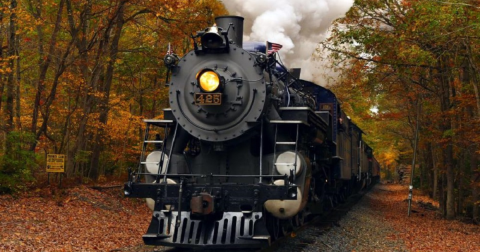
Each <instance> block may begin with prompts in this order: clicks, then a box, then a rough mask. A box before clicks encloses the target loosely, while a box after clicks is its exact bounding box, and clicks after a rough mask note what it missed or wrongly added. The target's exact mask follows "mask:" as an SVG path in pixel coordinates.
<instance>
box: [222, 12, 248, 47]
mask: <svg viewBox="0 0 480 252" xmlns="http://www.w3.org/2000/svg"><path fill="white" fill-rule="evenodd" d="M243 20H244V18H243V17H240V16H220V17H216V18H215V23H216V24H217V27H221V28H222V29H223V30H224V31H226V30H228V27H229V26H230V24H232V27H230V30H229V31H228V35H227V36H228V38H229V39H230V40H232V41H233V42H234V43H235V44H236V45H237V46H239V47H242V45H243Z"/></svg>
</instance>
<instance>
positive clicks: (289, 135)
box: [124, 16, 363, 248]
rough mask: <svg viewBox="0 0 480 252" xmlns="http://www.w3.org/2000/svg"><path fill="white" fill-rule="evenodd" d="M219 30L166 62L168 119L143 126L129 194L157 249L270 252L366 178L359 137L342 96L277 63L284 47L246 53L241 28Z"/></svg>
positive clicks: (248, 46) (230, 22) (254, 45)
mask: <svg viewBox="0 0 480 252" xmlns="http://www.w3.org/2000/svg"><path fill="white" fill-rule="evenodd" d="M215 21H216V25H214V26H212V27H208V28H206V29H205V30H202V31H199V32H198V33H197V35H196V36H193V38H192V39H193V47H194V49H193V50H192V51H190V52H188V53H186V54H185V55H184V56H183V57H181V58H180V57H177V56H176V55H175V54H172V53H170V52H169V53H168V54H167V55H166V56H165V58H164V63H165V65H166V66H167V67H168V68H169V70H170V71H171V73H172V76H171V80H170V81H169V83H168V85H169V104H170V108H167V109H164V118H163V119H161V120H158V119H146V120H144V121H145V124H146V129H145V137H144V142H143V145H142V153H141V157H140V162H139V165H138V168H137V169H135V170H132V171H130V172H129V181H128V182H127V183H125V187H124V190H125V195H126V196H127V197H134V198H145V199H146V201H147V205H148V206H149V207H150V209H151V210H152V216H151V222H150V226H149V227H148V229H147V232H146V234H145V235H144V236H143V240H144V242H145V243H146V244H149V245H165V246H172V247H183V248H241V247H243V248H245V247H255V248H256V247H264V246H268V245H269V244H270V242H271V241H272V240H275V239H277V238H278V237H280V236H281V235H284V234H285V233H287V232H289V230H292V229H294V228H297V227H299V226H302V225H303V223H304V221H305V218H306V217H308V216H309V215H313V214H320V213H322V212H323V211H325V210H326V209H332V208H333V207H334V206H335V204H338V202H340V201H342V200H343V199H344V198H345V197H346V196H347V195H348V193H352V192H353V191H355V190H356V189H355V187H354V185H355V184H358V183H357V182H358V181H357V180H359V179H362V178H363V177H362V176H360V173H361V172H362V170H361V168H359V166H360V164H361V160H360V155H361V151H360V148H361V134H362V132H361V130H360V129H359V128H358V127H356V125H355V124H353V122H351V120H350V119H349V118H348V117H347V116H346V115H345V114H344V113H343V111H342V110H341V107H340V104H339V102H338V101H337V99H336V97H335V95H334V94H333V93H332V92H331V91H330V90H328V89H326V88H323V87H320V86H318V85H316V84H314V83H312V82H309V81H305V80H301V79H299V78H298V77H299V75H298V71H290V70H288V69H287V68H286V67H285V66H284V65H283V64H281V63H279V62H278V61H277V60H276V57H275V51H276V50H278V45H276V44H272V43H269V42H267V43H264V42H250V43H245V44H244V43H243V18H242V17H238V16H222V17H217V18H216V19H215ZM275 46H277V47H276V48H275ZM169 51H170V50H169ZM295 72H296V74H295Z"/></svg>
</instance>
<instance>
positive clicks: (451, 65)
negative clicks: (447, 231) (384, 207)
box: [0, 0, 480, 221]
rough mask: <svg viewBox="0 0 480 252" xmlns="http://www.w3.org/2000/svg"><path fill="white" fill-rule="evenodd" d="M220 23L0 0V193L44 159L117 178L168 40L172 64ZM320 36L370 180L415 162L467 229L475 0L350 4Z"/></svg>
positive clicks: (473, 201)
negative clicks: (372, 165) (364, 149)
mask: <svg viewBox="0 0 480 252" xmlns="http://www.w3.org/2000/svg"><path fill="white" fill-rule="evenodd" d="M225 14H228V12H227V10H226V8H225V7H224V6H223V4H222V3H221V1H206V0H176V1H170V0H169V1H167V0H160V1H147V0H130V1H127V0H102V1H91V0H55V1H45V0H2V1H1V2H0V118H1V120H0V146H1V148H0V193H15V192H18V191H22V190H26V189H28V188H32V187H35V186H36V185H37V184H39V183H40V182H42V181H45V180H46V179H47V174H46V172H45V166H46V156H47V154H64V155H65V157H66V162H65V178H66V179H71V180H72V181H77V183H83V182H88V181H96V180H98V179H105V178H108V177H114V176H116V177H121V176H124V175H125V174H126V172H127V168H128V167H134V166H135V165H137V162H138V156H139V152H140V150H141V147H140V144H141V138H142V135H143V131H144V125H143V123H142V119H143V118H162V117H163V114H162V109H163V108H166V107H168V104H167V102H168V96H167V87H165V82H166V80H167V78H168V73H167V69H166V68H165V66H164V65H163V56H164V55H165V53H166V52H167V50H168V45H169V44H170V45H171V48H172V49H173V50H174V51H175V53H176V54H178V55H179V56H181V55H183V54H184V53H186V52H188V51H189V50H191V49H192V42H191V38H190V35H191V34H194V33H195V32H196V31H198V30H200V29H202V28H204V27H207V26H209V25H211V24H212V23H213V21H214V18H215V17H216V16H219V15H225ZM330 31H331V34H330V36H329V38H328V39H326V40H324V41H318V42H319V46H318V47H317V51H316V52H315V53H314V50H315V48H312V57H322V58H324V59H328V62H329V67H331V68H332V70H333V72H334V73H335V74H332V75H330V76H324V77H323V78H325V79H328V83H329V85H330V86H329V88H331V89H332V90H333V91H334V93H335V94H336V95H337V97H338V98H339V100H340V101H341V102H342V108H343V109H344V110H345V111H346V113H347V114H349V115H350V117H351V118H352V120H353V121H355V122H356V123H357V124H358V125H359V126H360V127H361V128H362V129H365V133H366V136H365V138H366V142H367V143H368V144H369V145H370V146H371V147H372V148H373V149H374V150H375V156H376V157H377V159H378V161H379V162H380V164H381V166H382V178H383V179H384V180H392V181H394V180H398V179H399V178H398V172H399V167H401V166H403V167H411V166H412V159H413V158H414V157H415V158H416V159H415V166H414V169H413V183H414V186H415V187H416V188H420V189H422V190H424V191H425V192H428V193H429V195H430V196H431V197H433V198H435V199H436V200H438V201H439V203H440V209H441V212H442V215H443V217H445V218H447V219H452V218H454V217H456V216H467V217H469V218H473V219H474V220H475V219H476V220H477V221H478V220H479V218H480V211H479V206H480V196H479V194H480V168H479V161H480V160H479V155H480V134H479V132H480V94H479V92H480V91H479V86H480V71H479V70H480V46H479V45H480V43H479V42H480V1H477V0H450V1H433V0H432V1H420V0H402V1H398V0H381V1H377V0H356V1H355V3H354V5H353V7H352V8H351V9H350V11H349V12H347V14H346V16H345V17H343V18H340V19H338V20H336V21H335V22H334V24H333V26H332V27H331V30H330ZM416 139H418V141H416ZM414 150H416V152H414ZM409 171H411V170H409ZM78 181H79V182H78ZM408 182H409V181H408Z"/></svg>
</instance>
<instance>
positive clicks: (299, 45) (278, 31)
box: [224, 0, 353, 84]
mask: <svg viewBox="0 0 480 252" xmlns="http://www.w3.org/2000/svg"><path fill="white" fill-rule="evenodd" d="M224 4H225V6H226V7H227V9H228V10H229V11H230V13H231V14H232V15H239V16H243V17H244V18H245V28H244V31H245V32H244V34H245V38H244V41H267V40H268V41H270V42H275V43H278V44H281V45H283V48H282V50H280V55H281V57H282V60H283V62H284V63H285V64H286V65H287V66H289V67H300V68H302V75H301V77H302V78H303V79H306V80H310V81H314V82H316V83H319V84H324V82H323V81H322V79H323V78H322V75H323V74H324V72H322V69H323V67H322V64H325V63H324V62H323V61H322V60H318V59H317V60H313V58H312V55H313V53H314V51H315V48H316V47H317V46H318V43H319V42H321V41H322V40H324V39H325V38H326V37H327V35H328V34H327V33H328V28H329V27H330V25H331V23H332V21H333V20H335V19H336V18H339V17H342V16H344V15H345V13H346V12H347V11H348V10H349V9H350V7H351V6H352V5H353V0H225V1H224Z"/></svg>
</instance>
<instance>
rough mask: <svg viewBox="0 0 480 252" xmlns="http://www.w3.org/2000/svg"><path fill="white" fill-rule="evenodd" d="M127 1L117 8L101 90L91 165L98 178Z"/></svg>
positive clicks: (94, 177)
mask: <svg viewBox="0 0 480 252" xmlns="http://www.w3.org/2000/svg"><path fill="white" fill-rule="evenodd" d="M125 3H126V1H122V2H120V3H119V6H118V9H117V14H116V15H115V16H116V17H115V24H116V25H115V28H114V34H115V35H114V36H113V40H112V43H111V45H110V49H109V52H110V55H109V58H110V60H109V61H108V63H107V69H106V73H105V77H104V81H103V85H101V87H100V89H99V91H100V92H101V93H102V96H101V98H100V101H99V107H100V117H99V121H100V124H101V126H100V128H99V129H98V131H97V134H96V136H95V141H94V148H93V152H92V162H91V166H90V174H89V177H90V178H92V179H94V180H96V179H97V178H98V176H99V167H98V166H99V160H100V152H101V151H102V150H103V146H104V142H103V141H104V138H105V131H104V129H105V127H106V125H107V119H108V110H109V107H108V102H109V100H110V87H111V86H112V81H113V70H114V64H115V61H116V60H117V54H118V43H119V41H120V35H121V33H122V28H123V24H124V20H123V13H124V7H125ZM110 33H111V29H107V30H106V31H105V41H104V42H105V43H106V44H107V43H108V39H109V36H110V35H109V34H110Z"/></svg>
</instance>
